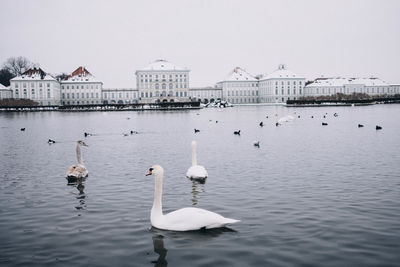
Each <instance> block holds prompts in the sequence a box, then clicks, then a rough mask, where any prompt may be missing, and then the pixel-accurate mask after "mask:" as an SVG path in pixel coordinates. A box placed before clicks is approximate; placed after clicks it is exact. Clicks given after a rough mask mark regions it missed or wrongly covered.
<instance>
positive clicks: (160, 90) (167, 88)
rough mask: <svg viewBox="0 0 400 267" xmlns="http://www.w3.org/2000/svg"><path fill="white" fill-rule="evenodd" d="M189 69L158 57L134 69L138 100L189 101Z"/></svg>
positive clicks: (149, 101) (150, 101) (151, 101)
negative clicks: (141, 67) (138, 68)
mask: <svg viewBox="0 0 400 267" xmlns="http://www.w3.org/2000/svg"><path fill="white" fill-rule="evenodd" d="M189 72H190V71H189V70H188V69H187V68H182V67H179V66H177V65H175V64H173V63H171V62H168V61H166V60H164V59H158V60H156V61H154V62H153V63H151V64H150V65H148V66H147V67H145V68H143V69H141V70H137V71H136V73H135V74H136V87H137V89H138V92H139V101H140V102H145V103H146V102H147V103H153V102H159V101H161V102H174V101H180V102H182V101H189V93H188V91H189Z"/></svg>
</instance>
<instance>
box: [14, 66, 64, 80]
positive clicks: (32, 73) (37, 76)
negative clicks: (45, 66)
mask: <svg viewBox="0 0 400 267" xmlns="http://www.w3.org/2000/svg"><path fill="white" fill-rule="evenodd" d="M38 80H46V81H57V80H56V79H55V78H54V77H53V76H51V75H50V74H48V73H46V72H44V71H43V70H42V69H41V68H36V67H35V68H31V69H29V70H27V71H25V72H24V73H22V74H21V75H20V76H17V77H14V78H12V79H11V81H38Z"/></svg>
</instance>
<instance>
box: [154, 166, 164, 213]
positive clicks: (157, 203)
mask: <svg viewBox="0 0 400 267" xmlns="http://www.w3.org/2000/svg"><path fill="white" fill-rule="evenodd" d="M155 177H156V178H155V187H154V202H153V208H152V209H151V217H152V218H154V216H162V215H163V214H162V183H163V173H157V174H155Z"/></svg>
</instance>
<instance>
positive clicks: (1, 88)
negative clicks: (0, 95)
mask: <svg viewBox="0 0 400 267" xmlns="http://www.w3.org/2000/svg"><path fill="white" fill-rule="evenodd" d="M6 89H8V88H7V87H5V86H4V85H2V84H1V83H0V90H6Z"/></svg>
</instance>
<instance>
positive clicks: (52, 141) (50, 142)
mask: <svg viewBox="0 0 400 267" xmlns="http://www.w3.org/2000/svg"><path fill="white" fill-rule="evenodd" d="M47 143H49V144H55V143H56V141H54V140H52V139H49V140H48V141H47Z"/></svg>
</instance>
